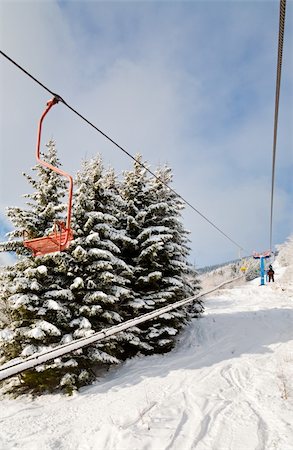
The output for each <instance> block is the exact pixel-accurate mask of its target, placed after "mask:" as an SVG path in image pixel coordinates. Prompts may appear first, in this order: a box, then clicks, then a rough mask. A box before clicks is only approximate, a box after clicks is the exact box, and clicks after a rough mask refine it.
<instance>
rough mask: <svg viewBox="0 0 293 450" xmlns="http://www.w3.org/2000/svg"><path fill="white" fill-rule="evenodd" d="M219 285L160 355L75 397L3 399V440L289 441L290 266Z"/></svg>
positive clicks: (252, 444)
mask: <svg viewBox="0 0 293 450" xmlns="http://www.w3.org/2000/svg"><path fill="white" fill-rule="evenodd" d="M275 269H276V283H275V284H271V285H267V286H262V287H260V286H258V283H259V281H258V280H254V281H253V282H250V283H246V284H244V285H241V286H239V287H234V288H233V289H225V290H222V291H220V292H219V293H218V294H216V295H213V296H212V297H211V298H209V299H208V300H207V301H206V313H205V315H204V316H203V318H202V319H200V320H195V321H193V322H192V324H191V325H190V326H189V327H188V329H187V330H186V332H185V333H184V334H183V335H182V337H181V339H180V343H179V344H178V347H177V348H176V350H174V351H173V352H171V353H169V354H167V355H164V356H151V357H147V358H135V359H133V360H131V361H128V362H127V363H126V364H124V365H123V366H121V367H120V368H119V369H115V370H112V371H111V372H110V373H108V374H107V376H106V377H105V378H103V379H102V380H100V381H99V382H97V383H96V384H95V385H94V386H91V387H89V388H86V389H83V390H82V391H81V392H80V393H79V394H76V395H74V396H73V397H64V396H60V395H48V396H43V397H41V398H38V399H36V400H30V399H29V398H27V397H25V398H22V399H18V400H8V399H2V401H1V405H0V448H1V449H3V450H8V449H27V450H43V449H52V450H53V449H54V450H73V449H76V450H77V449H78V450H88V449H97V450H104V449H105V450H106V449H107V450H135V449H137V450H141V449H144V450H147V449H149V450H163V449H164V450H173V449H174V450H189V449H196V450H252V449H255V450H262V449H263V450H269V449H272V450H275V449H279V450H292V449H293V429H292V424H293V327H292V324H293V308H292V307H293V265H291V266H289V267H287V268H283V267H279V266H278V265H277V263H275Z"/></svg>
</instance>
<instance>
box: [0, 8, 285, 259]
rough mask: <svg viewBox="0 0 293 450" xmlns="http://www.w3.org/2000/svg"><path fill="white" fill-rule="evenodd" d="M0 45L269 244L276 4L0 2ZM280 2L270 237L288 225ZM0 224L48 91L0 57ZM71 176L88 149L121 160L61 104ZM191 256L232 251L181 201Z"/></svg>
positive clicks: (60, 130) (205, 207)
mask: <svg viewBox="0 0 293 450" xmlns="http://www.w3.org/2000/svg"><path fill="white" fill-rule="evenodd" d="M0 12H1V22H0V30H1V31H0V41H1V46H0V47H1V50H2V51H3V52H5V53H7V54H8V55H9V56H10V57H11V58H13V59H14V60H16V61H17V62H18V63H19V64H20V65H22V66H23V67H24V68H25V69H26V70H28V71H29V72H31V73H32V74H33V75H34V76H35V77H36V78H38V79H39V80H41V81H42V82H43V83H44V84H45V85H47V86H48V87H49V88H50V89H51V90H52V91H54V92H56V93H58V94H59V95H61V96H62V97H63V98H64V99H65V100H66V101H67V102H68V103H69V104H70V105H71V106H73V107H74V108H75V109H77V110H78V111H79V112H80V113H82V114H83V115H84V116H86V117H87V118H88V119H89V120H90V121H91V122H93V123H95V124H96V125H97V126H98V127H99V128H100V129H101V130H102V131H104V132H105V133H106V134H108V135H109V136H110V137H111V138H112V139H114V140H115V141H116V142H118V143H119V144H120V145H121V146H122V147H124V148H125V149H127V151H128V152H129V153H131V154H132V155H135V154H136V153H137V152H140V153H142V155H143V160H144V161H146V162H147V163H148V164H149V165H150V168H151V169H152V170H155V169H156V167H157V166H158V165H162V164H165V163H167V164H169V165H170V166H171V167H172V169H173V173H174V181H173V185H172V187H173V188H174V189H175V190H176V191H177V192H178V193H180V194H181V195H182V196H183V197H184V198H185V199H186V200H188V201H189V202H190V203H191V204H192V205H193V206H194V207H195V208H196V209H198V210H199V211H200V212H201V213H202V214H204V215H205V216H206V217H208V218H209V219H210V220H211V221H213V222H214V223H215V224H216V226H217V227H219V228H220V229H222V230H223V231H224V233H226V234H227V235H228V236H230V237H231V238H232V239H233V240H234V241H236V242H237V243H238V244H239V245H241V246H242V247H243V248H244V249H245V250H244V252H243V254H250V253H251V252H252V251H253V250H257V251H263V250H266V249H267V248H268V247H269V220H270V217H269V216H270V194H271V166H272V146H273V122H274V102H275V84H276V64H277V43H278V28H279V2H278V1H236V0H235V1H221V0H218V1H201V2H199V1H184V2H181V1H176V2H175V1H160V2H159V1H128V2H126V1H116V2H111V1H105V2H101V1H82V2H81V1H80V2H79V1H70V2H64V1H54V0H51V1H38V2H34V1H31V2H26V1H3V0H2V1H1V2H0ZM292 25H293V2H292V1H289V2H287V11H286V25H285V39H284V53H283V69H282V84H281V97H280V110H279V129H278V142H277V159H276V178H275V183H276V184H275V198H274V221H273V242H274V244H277V243H281V242H283V241H284V240H285V239H286V238H287V237H288V236H289V235H290V234H292V232H293V213H292V203H293V182H292V173H293V134H292V124H293V82H292V74H293V26H292ZM0 77H1V78H0V88H1V89H0V95H1V97H0V136H1V137H0V148H1V150H0V152H1V153H0V156H1V173H0V175H1V180H0V220H1V221H2V228H3V227H4V228H5V227H7V225H9V224H7V223H5V208H6V207H7V206H16V205H19V206H21V205H23V204H24V203H23V202H24V200H23V199H22V195H23V194H25V193H27V192H28V191H29V187H28V184H27V181H26V180H25V178H24V177H23V176H22V173H23V172H26V173H30V170H31V167H32V166H34V164H35V160H34V151H35V150H34V149H35V140H36V131H37V123H38V120H39V117H40V114H41V113H42V111H43V109H44V107H45V104H46V102H47V100H49V98H50V94H48V93H47V92H46V91H44V90H43V89H42V88H41V87H40V86H38V85H36V84H35V83H34V82H33V81H32V80H31V79H29V78H28V77H26V76H25V75H24V74H23V73H21V72H20V71H19V70H18V69H17V68H16V67H14V66H13V65H12V64H11V63H9V62H8V61H7V60H5V59H4V58H3V57H2V56H1V57H0ZM51 138H53V139H54V140H55V141H56V145H57V149H58V153H59V158H60V159H61V161H62V164H63V168H64V169H65V170H67V171H68V172H70V173H72V174H73V175H74V174H75V173H76V172H77V170H79V168H80V166H81V163H82V161H83V160H84V159H85V158H90V157H92V156H94V155H96V154H97V153H100V154H101V155H102V158H103V161H104V165H105V167H106V168H107V167H109V166H114V168H115V169H116V172H117V173H118V174H119V175H120V174H121V173H122V172H123V171H124V170H129V169H131V167H132V160H131V159H130V158H128V157H127V156H126V155H124V154H123V153H122V152H121V151H120V150H119V149H117V148H116V147H115V146H113V144H111V143H109V142H108V141H107V140H105V138H104V137H103V136H101V135H100V134H98V133H97V132H95V131H94V130H93V129H91V128H90V127H89V126H88V125H86V124H85V123H83V122H82V121H81V120H80V119H78V118H77V117H76V116H75V115H74V114H73V113H72V112H71V111H69V110H68V109H67V108H66V107H65V106H64V105H62V104H59V105H57V106H55V107H54V109H53V110H52V111H51V112H50V114H49V115H48V116H47V118H46V122H45V124H44V132H43V144H45V143H46V142H48V141H49V139H51ZM183 221H184V224H185V226H186V228H187V229H188V230H190V247H191V252H190V262H191V263H192V264H194V265H195V266H196V267H202V266H205V265H210V264H216V263H219V262H223V261H227V260H231V259H235V258H236V257H238V255H239V252H238V248H237V247H236V246H235V245H234V244H232V243H231V242H230V241H229V240H227V239H226V238H225V237H224V236H222V235H221V234H220V233H219V232H218V231H216V230H215V229H214V228H213V227H211V226H210V225H209V224H208V223H207V222H206V221H204V220H203V219H202V218H201V217H200V216H199V215H197V214H196V213H195V212H194V211H193V210H191V209H190V208H188V207H187V208H186V210H185V212H184V215H183Z"/></svg>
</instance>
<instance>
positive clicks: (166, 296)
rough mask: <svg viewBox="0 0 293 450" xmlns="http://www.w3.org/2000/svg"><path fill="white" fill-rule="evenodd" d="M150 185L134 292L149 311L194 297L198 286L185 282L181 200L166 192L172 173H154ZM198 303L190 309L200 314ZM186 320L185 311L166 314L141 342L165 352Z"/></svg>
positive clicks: (186, 251) (185, 246)
mask: <svg viewBox="0 0 293 450" xmlns="http://www.w3.org/2000/svg"><path fill="white" fill-rule="evenodd" d="M156 177H157V178H153V179H152V180H151V181H150V190H149V202H148V204H147V211H146V214H145V215H144V219H143V226H144V229H143V231H142V232H141V233H140V234H139V235H138V236H137V240H138V245H139V249H140V252H139V255H138V258H137V263H138V264H137V266H138V267H139V268H140V276H139V277H137V278H136V280H137V281H136V286H135V290H136V292H138V294H139V296H140V299H141V300H142V301H144V302H146V303H148V304H152V303H153V308H154V309H157V308H161V307H163V306H165V305H168V304H172V303H174V302H176V301H178V300H182V299H183V298H187V297H189V296H191V295H195V293H196V291H197V290H198V289H199V286H198V285H196V284H195V283H194V282H193V283H191V282H190V281H189V279H188V273H189V264H188V262H187V257H188V254H189V247H188V242H189V240H188V232H187V231H186V230H185V229H184V226H183V224H182V217H181V211H182V209H183V208H184V204H183V202H182V200H181V199H180V198H179V197H178V196H177V195H176V194H175V193H174V192H173V191H172V190H170V189H169V188H168V185H170V183H171V182H172V172H171V169H170V168H168V167H163V168H161V169H158V170H157V171H156ZM201 310H202V307H201V303H200V302H198V303H197V305H193V312H194V313H195V312H197V313H200V311H201ZM188 318H189V314H188V309H187V308H186V307H185V308H181V309H177V310H174V311H170V312H169V313H166V314H164V315H162V316H160V317H159V318H158V319H156V320H154V321H152V322H151V324H149V326H148V327H146V328H145V339H146V340H147V342H148V343H149V345H151V346H153V347H154V348H155V349H156V351H162V352H164V351H168V350H170V349H171V348H172V347H173V345H174V336H176V335H177V333H178V332H179V330H180V329H181V328H182V327H183V325H184V323H186V321H187V320H188Z"/></svg>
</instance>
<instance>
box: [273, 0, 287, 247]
mask: <svg viewBox="0 0 293 450" xmlns="http://www.w3.org/2000/svg"><path fill="white" fill-rule="evenodd" d="M285 14H286V0H280V19H279V39H278V62H277V78H276V96H275V118H274V138H273V161H272V187H271V214H270V250H272V243H273V209H274V185H275V167H276V148H277V133H278V117H279V100H280V87H281V73H282V57H283V42H284V30H285Z"/></svg>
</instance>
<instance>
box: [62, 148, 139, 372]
mask: <svg viewBox="0 0 293 450" xmlns="http://www.w3.org/2000/svg"><path fill="white" fill-rule="evenodd" d="M121 201H122V200H121V197H120V195H119V192H118V191H117V189H116V187H115V176H114V173H113V171H109V172H108V173H106V174H105V175H103V168H102V162H101V159H100V157H99V156H98V157H96V158H94V159H92V160H91V161H86V162H84V164H83V168H82V170H81V172H80V173H79V174H78V177H77V190H76V194H75V200H74V209H73V227H74V231H75V239H74V242H73V243H72V246H71V248H70V254H71V256H72V257H73V259H74V262H75V263H74V264H73V268H72V270H71V273H72V274H73V275H74V279H73V282H72V284H71V286H70V289H71V291H72V293H73V295H74V298H75V301H74V303H72V305H71V310H72V315H73V316H74V320H73V321H72V323H71V326H72V336H73V338H79V337H83V336H87V335H89V334H91V333H94V332H96V331H99V330H101V329H103V328H106V327H109V326H112V325H115V324H117V323H120V322H121V321H122V317H121V315H120V305H121V303H122V302H123V300H124V299H125V298H127V297H128V296H129V295H130V292H129V289H128V284H129V278H130V275H131V269H130V268H129V267H128V265H127V264H126V263H125V262H124V261H123V260H122V259H121V258H120V249H119V245H120V243H121V240H122V241H123V233H122V232H121V231H120V229H119V228H120V225H119V220H118V215H117V211H118V210H119V206H120V203H121ZM119 339H122V337H121V336H120V337H119V338H114V337H113V338H112V339H109V340H108V341H103V342H101V343H97V344H96V345H93V346H90V347H88V348H85V349H83V351H82V356H80V357H79V358H77V362H78V361H79V360H80V359H81V358H84V359H85V360H86V361H87V364H89V365H90V366H91V367H92V368H93V369H94V367H95V366H100V365H103V364H108V363H117V362H119V358H121V357H123V351H122V346H121V344H120V342H119Z"/></svg>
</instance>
